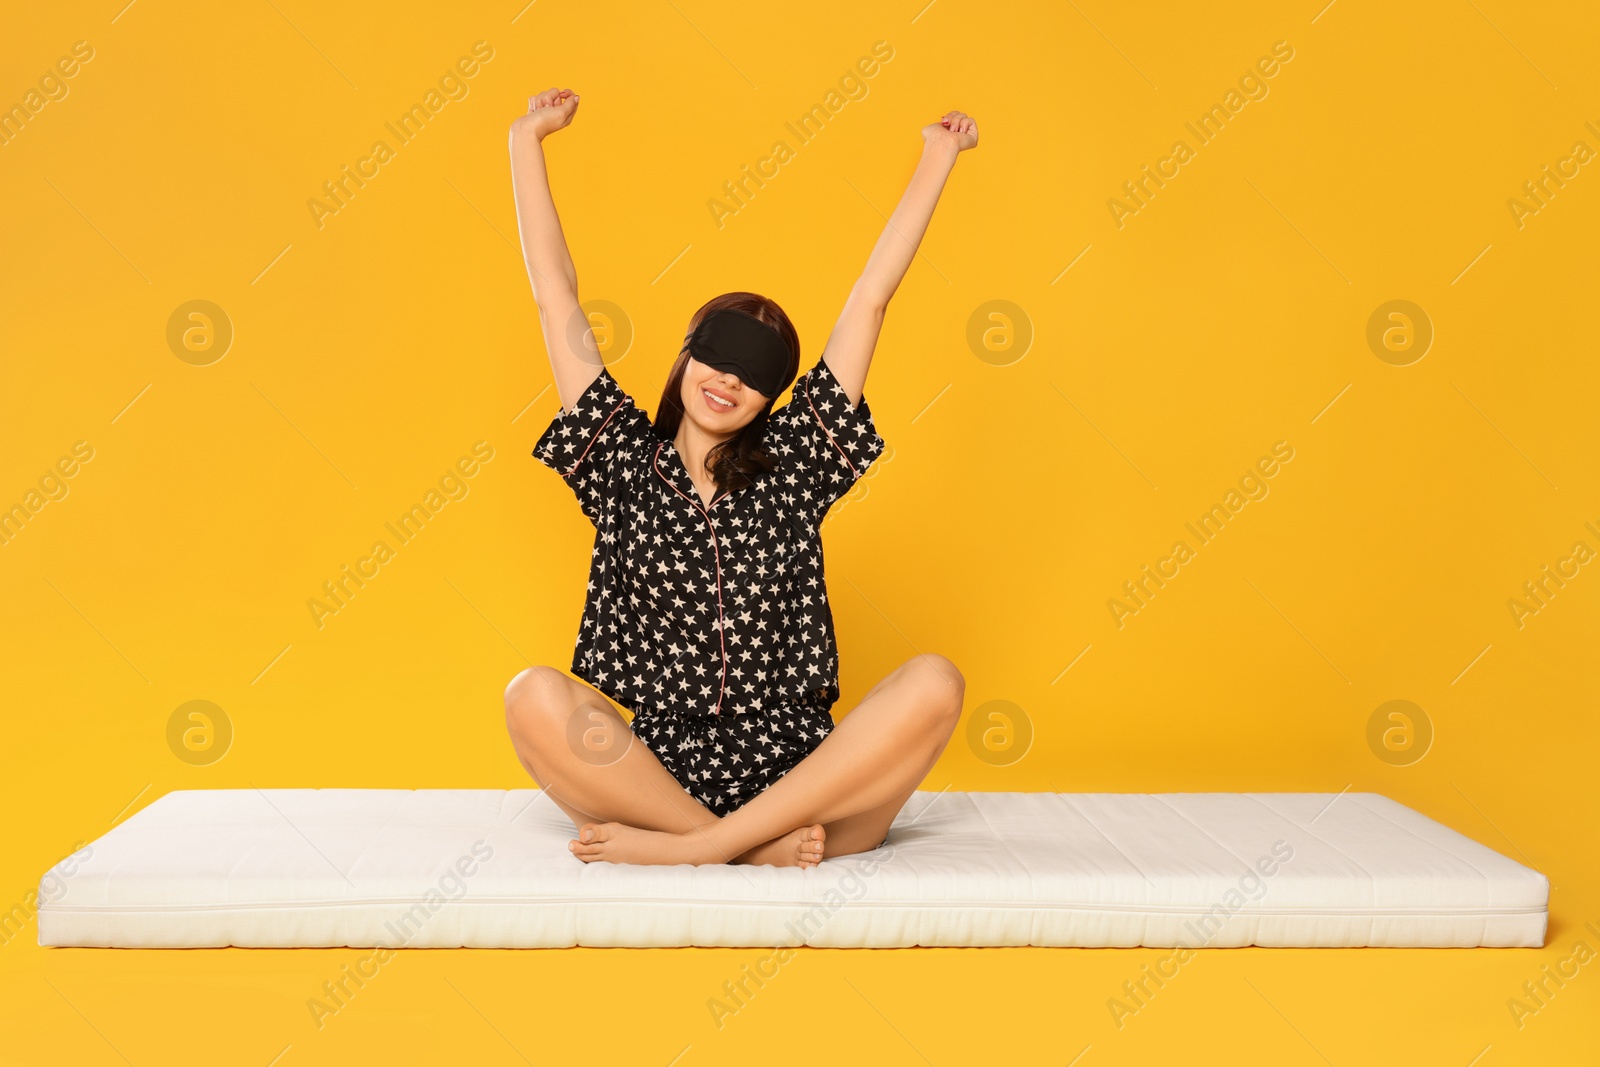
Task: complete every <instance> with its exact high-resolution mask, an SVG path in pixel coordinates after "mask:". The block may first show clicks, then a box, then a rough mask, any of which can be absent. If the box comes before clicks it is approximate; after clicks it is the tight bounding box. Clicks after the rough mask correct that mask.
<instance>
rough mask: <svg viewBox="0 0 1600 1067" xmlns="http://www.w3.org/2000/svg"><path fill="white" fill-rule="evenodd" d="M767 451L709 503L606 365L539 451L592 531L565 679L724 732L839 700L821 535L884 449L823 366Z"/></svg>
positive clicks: (774, 418) (783, 413)
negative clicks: (718, 720)
mask: <svg viewBox="0 0 1600 1067" xmlns="http://www.w3.org/2000/svg"><path fill="white" fill-rule="evenodd" d="M764 445H765V448H766V450H767V452H768V453H769V454H770V455H771V456H772V457H773V459H774V461H775V463H776V466H775V468H774V469H773V470H771V471H767V472H764V473H761V474H757V475H755V476H754V482H753V484H750V485H746V486H744V487H742V488H738V489H727V490H723V489H719V490H718V491H717V494H716V495H715V496H714V497H712V499H711V502H710V504H709V505H708V504H706V503H704V502H703V501H702V500H701V498H700V494H699V493H698V491H697V490H696V489H695V487H694V483H693V482H692V481H691V480H690V478H689V470H688V468H687V467H686V466H685V464H684V461H683V459H682V457H681V456H680V454H679V452H678V450H677V448H676V447H675V446H674V445H673V443H672V442H671V441H669V440H664V439H662V438H660V437H658V436H657V435H656V432H655V429H654V427H653V426H652V425H651V423H650V419H649V417H648V416H647V415H646V414H645V413H644V411H642V410H641V409H640V408H639V407H638V406H637V405H636V404H635V403H634V402H633V399H632V398H631V397H630V396H629V395H628V394H627V393H626V392H624V391H623V389H622V387H621V386H620V385H618V384H617V381H616V379H615V378H613V377H612V376H611V372H610V371H609V370H607V369H605V368H602V369H601V371H600V374H599V375H598V376H597V377H596V378H595V379H594V381H593V382H592V383H590V385H589V386H588V388H587V389H585V390H584V393H583V395H582V396H581V397H579V398H578V401H577V403H576V404H575V405H574V407H573V409H572V410H571V411H565V410H563V411H560V412H558V413H557V415H556V417H555V419H554V420H553V421H552V422H551V423H550V426H549V428H548V429H546V430H545V432H544V433H543V434H542V435H541V436H540V438H539V441H538V443H537V444H536V445H535V446H534V449H533V455H534V456H535V457H537V458H538V459H539V460H541V461H542V462H544V463H545V464H547V465H548V466H550V467H551V468H552V469H553V470H555V471H556V472H557V473H558V474H560V475H561V478H562V480H563V481H565V482H566V483H567V485H568V486H570V487H571V488H572V490H573V492H574V493H575V494H576V496H577V498H578V504H579V506H580V507H581V508H582V509H583V513H584V514H585V515H586V516H588V518H589V519H590V521H592V522H593V523H594V526H595V539H594V554H593V558H592V560H591V561H590V568H589V586H588V593H587V599H586V602H585V604H584V609H583V618H582V621H581V623H580V625H579V629H578V638H577V642H576V646H575V648H574V650H573V657H572V673H573V674H574V675H576V676H577V677H579V678H582V679H583V680H584V681H586V682H589V683H590V684H591V685H593V686H594V687H595V688H596V689H598V690H599V691H600V692H602V693H604V694H605V695H606V696H608V697H610V698H611V699H613V700H615V701H616V702H617V703H618V704H620V705H622V706H623V707H625V708H627V709H629V710H630V711H632V712H633V713H635V714H638V713H639V712H640V711H642V710H646V709H653V713H655V714H676V715H682V716H688V717H694V718H711V717H717V716H720V717H722V718H724V719H726V718H727V717H729V716H734V715H746V714H752V713H757V712H761V711H766V710H769V709H775V708H777V707H779V706H781V705H785V704H804V705H807V706H811V707H818V708H821V709H822V710H824V711H825V710H827V709H828V708H830V707H831V706H832V705H833V704H834V702H835V701H837V700H838V699H839V674H838V651H837V647H836V645H835V642H834V633H833V612H832V609H831V607H830V605H829V602H828V591H827V586H826V584H825V582H824V578H823V561H822V539H821V529H820V528H821V525H822V519H823V516H824V515H826V514H827V512H828V509H829V508H830V507H832V506H833V504H834V503H835V502H836V501H837V500H838V499H839V498H840V497H842V496H844V494H845V493H846V492H848V491H849V489H850V488H851V486H853V485H854V484H855V483H856V481H857V480H858V479H859V478H860V477H861V475H862V474H863V472H865V471H866V469H867V468H868V467H870V466H871V465H872V463H873V461H874V460H875V459H877V458H878V456H879V455H880V454H881V453H882V452H883V446H884V441H883V438H882V437H880V436H879V435H878V432H877V430H876V428H875V427H874V426H873V424H872V412H871V409H870V408H869V407H868V406H867V399H866V396H865V395H863V396H862V398H861V402H860V404H859V405H857V406H855V407H851V405H850V398H849V395H848V394H847V393H846V392H845V391H844V387H843V386H842V385H840V384H839V381H838V379H837V378H835V377H834V376H833V372H832V370H831V369H830V368H829V367H828V365H827V363H826V362H825V361H824V360H822V359H821V358H818V360H817V362H816V365H815V366H813V367H812V368H811V369H810V370H808V371H806V372H805V373H804V374H802V375H800V376H799V378H797V379H796V380H795V383H794V388H793V391H792V392H791V394H790V399H789V400H788V402H786V403H785V404H783V405H782V406H781V407H776V408H774V409H773V410H772V412H771V414H770V415H769V417H768V423H767V428H766V433H765V438H764Z"/></svg>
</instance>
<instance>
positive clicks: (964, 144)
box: [922, 111, 978, 152]
mask: <svg viewBox="0 0 1600 1067" xmlns="http://www.w3.org/2000/svg"><path fill="white" fill-rule="evenodd" d="M922 139H923V140H924V141H927V142H930V143H931V142H934V141H948V142H949V143H950V144H953V145H955V147H956V151H957V152H963V151H965V150H967V149H968V148H974V147H976V146H977V144H978V124H977V122H975V121H974V120H973V118H972V116H971V115H968V114H967V113H966V112H965V111H947V112H945V114H944V117H943V118H941V119H940V120H939V121H938V122H932V123H929V124H928V125H926V126H924V127H922Z"/></svg>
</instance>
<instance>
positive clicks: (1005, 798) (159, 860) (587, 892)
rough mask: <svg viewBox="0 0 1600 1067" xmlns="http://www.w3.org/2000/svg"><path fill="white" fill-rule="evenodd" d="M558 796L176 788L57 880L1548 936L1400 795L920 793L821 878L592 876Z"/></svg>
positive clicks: (74, 927) (522, 925) (409, 923)
mask: <svg viewBox="0 0 1600 1067" xmlns="http://www.w3.org/2000/svg"><path fill="white" fill-rule="evenodd" d="M573 836H574V831H573V826H572V823H571V821H570V820H568V819H567V817H566V816H565V815H564V814H562V812H561V810H560V809H559V808H557V807H556V806H555V804H554V803H552V802H551V801H550V800H548V799H547V798H546V797H545V796H544V794H543V793H541V792H539V791H538V790H532V789H529V790H514V791H511V792H503V791H499V790H455V789H429V790H415V791H412V790H383V789H274V790H255V789H244V790H192V791H179V792H174V793H169V794H167V795H166V796H164V797H162V798H161V799H159V800H157V801H156V802H154V803H153V804H151V805H150V806H149V807H147V808H145V809H144V810H142V811H140V812H138V813H137V814H135V815H134V816H133V817H132V818H130V819H128V820H127V821H126V822H124V823H122V824H121V825H119V826H117V827H116V828H114V829H113V830H111V831H110V832H109V833H107V834H106V835H105V836H104V837H102V838H100V839H99V840H98V841H95V842H93V843H92V844H91V845H90V846H89V848H88V849H85V850H83V851H82V852H80V854H79V856H78V858H77V860H76V861H75V862H74V869H73V870H72V872H71V873H70V875H69V876H68V875H66V871H65V869H64V868H63V869H61V870H60V871H57V872H55V873H56V874H60V875H62V877H55V876H53V875H47V876H46V877H45V878H44V879H43V880H42V882H41V893H40V899H41V901H42V904H41V906H40V908H39V913H38V922H39V942H40V943H41V944H43V945H86V946H110V947H130V948H151V947H169V948H170V947H203V946H222V945H239V946H256V947H284V946H339V945H347V946H351V947H376V946H386V947H390V948H397V947H401V946H406V947H436V948H437V947H461V946H466V947H481V948H489V947H497V948H566V947H571V946H575V945H592V946H613V947H614V946H634V947H658V946H681V945H700V946H738V947H763V946H765V947H776V946H780V945H801V944H805V945H814V946H827V947H880V948H881V947H900V946H909V945H963V946H976V945H1047V946H1096V947H1098V946H1135V945H1147V946H1159V947H1178V946H1188V947H1202V946H1206V947H1231V946H1240V945H1264V946H1278V947H1321V946H1359V945H1370V946H1384V947H1398V946H1429V947H1466V946H1476V945H1491V946H1520V947H1538V946H1541V945H1543V943H1544V936H1545V920H1546V907H1547V904H1548V900H1549V881H1548V880H1547V879H1546V878H1545V876H1544V875H1542V874H1540V873H1538V872H1537V871H1533V870H1530V869H1529V868H1527V867H1524V866H1522V865H1521V864H1519V863H1516V862H1515V861H1513V860H1510V859H1508V858H1506V857H1505V856H1502V855H1500V854H1499V853H1497V852H1495V851H1493V850H1491V849H1489V848H1486V847H1485V846H1483V845H1480V844H1478V843H1477V842H1475V841H1473V840H1471V839H1470V838H1467V837H1463V836H1462V835H1461V834H1459V833H1456V832H1455V831H1454V830H1451V829H1449V828H1448V827H1445V826H1442V825H1440V824H1439V823H1437V822H1434V821H1433V820H1432V819H1429V818H1428V817H1426V816H1424V815H1421V814H1419V813H1417V812H1415V811H1413V810H1411V809H1410V808H1407V807H1406V806H1404V805H1402V804H1399V803H1397V802H1395V801H1393V800H1390V799H1389V798H1387V797H1384V796H1382V795H1380V794H1377V793H1343V794H1331V793H1165V794H1145V793H961V792H952V791H944V792H932V791H919V792H918V793H916V794H915V795H914V796H913V797H912V799H911V801H910V802H909V803H908V804H907V805H906V807H905V809H904V810H903V811H902V812H901V813H900V815H899V817H898V818H897V819H896V820H895V823H894V827H893V829H892V830H891V831H890V833H889V839H888V843H887V844H885V845H884V846H882V847H880V848H878V849H876V850H874V851H873V852H868V853H860V854H857V855H852V856H840V857H836V858H832V859H826V860H824V861H823V862H822V863H821V864H819V865H818V866H816V867H814V868H811V869H801V868H795V867H789V868H780V867H768V866H761V867H751V866H743V865H736V866H727V865H710V866H703V867H694V866H690V865H687V864H684V865H679V866H675V867H646V866H636V865H632V864H610V863H592V864H585V863H583V862H581V861H580V860H578V859H576V858H574V857H573V856H572V854H571V853H570V852H568V850H567V845H566V843H567V841H568V839H569V838H571V837H573Z"/></svg>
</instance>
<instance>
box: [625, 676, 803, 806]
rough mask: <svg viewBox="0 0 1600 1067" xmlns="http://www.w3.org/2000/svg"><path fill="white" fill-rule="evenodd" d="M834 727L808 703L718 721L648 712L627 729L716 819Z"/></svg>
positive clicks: (771, 779) (743, 801)
mask: <svg viewBox="0 0 1600 1067" xmlns="http://www.w3.org/2000/svg"><path fill="white" fill-rule="evenodd" d="M833 727H834V722H833V716H832V715H830V714H829V713H828V711H827V710H826V709H824V708H819V707H816V706H813V705H810V704H783V705H779V706H778V707H775V708H771V709H768V710H766V711H758V712H752V713H749V714H744V715H730V716H719V717H702V716H679V715H675V714H673V713H671V712H662V711H659V710H658V709H655V708H646V709H644V710H643V711H640V712H636V713H635V714H634V716H633V721H632V722H630V723H629V724H628V728H629V729H630V730H632V731H633V733H634V736H636V737H638V738H639V740H641V741H643V742H644V743H645V745H646V747H648V748H649V749H650V751H651V752H653V753H655V756H656V759H658V760H660V761H661V765H662V766H664V767H666V769H667V770H668V771H670V772H671V773H672V776H673V777H674V778H676V779H677V780H678V783H679V784H680V785H682V786H683V788H684V790H685V791H686V792H687V793H688V794H689V795H690V796H692V797H694V798H695V799H696V800H698V801H699V802H700V803H702V804H704V805H705V806H706V809H707V810H708V811H710V812H712V813H713V814H715V815H718V816H722V815H727V814H729V813H730V812H733V811H736V810H738V809H739V808H740V807H742V806H743V805H744V804H746V803H748V802H749V801H750V800H751V799H753V798H754V797H756V796H758V795H759V794H760V793H761V792H762V790H764V789H766V788H767V787H768V786H769V785H771V784H772V783H773V782H776V781H777V780H778V779H779V778H781V777H783V776H784V775H785V774H787V773H789V771H790V770H792V769H793V768H794V766H795V765H796V764H798V763H799V762H800V761H801V760H803V759H805V758H806V757H807V756H809V755H810V754H811V753H812V751H813V750H814V749H815V748H816V747H817V746H818V745H820V744H822V741H823V738H825V737H827V736H828V734H829V733H831V732H832V731H833Z"/></svg>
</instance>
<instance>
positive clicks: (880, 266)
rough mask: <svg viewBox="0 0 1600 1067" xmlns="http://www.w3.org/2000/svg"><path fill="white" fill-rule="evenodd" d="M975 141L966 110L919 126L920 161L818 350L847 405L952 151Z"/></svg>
mask: <svg viewBox="0 0 1600 1067" xmlns="http://www.w3.org/2000/svg"><path fill="white" fill-rule="evenodd" d="M977 143H978V126H977V123H975V122H974V121H973V120H972V117H971V116H970V115H967V114H966V113H965V112H961V111H951V112H947V113H946V114H945V116H944V117H943V118H942V119H940V120H939V121H938V122H934V123H930V124H929V125H927V126H924V127H923V128H922V159H921V161H920V162H918V163H917V170H916V173H915V174H913V175H912V176H911V183H910V184H909V185H907V186H906V191H905V193H904V194H902V195H901V197H900V203H899V205H898V206H896V207H895V209H894V214H892V215H890V216H889V222H888V223H887V224H886V225H885V226H884V228H883V233H882V234H881V235H880V236H879V237H878V243H877V245H875V246H874V247H873V249H872V255H871V256H869V257H867V265H866V267H865V268H863V270H862V272H861V277H860V278H858V279H857V280H856V284H855V286H854V287H853V288H851V290H850V296H849V297H848V298H847V299H846V300H845V304H844V310H843V311H841V312H840V313H839V321H838V322H836V323H834V326H833V332H832V333H831V334H829V335H828V343H827V345H826V346H824V348H823V350H822V358H823V359H824V360H826V361H827V364H828V369H829V370H830V371H832V372H833V376H834V377H835V378H837V379H838V380H839V384H840V385H841V386H843V387H844V391H845V392H846V393H847V394H848V395H849V397H850V403H851V405H852V406H854V405H857V404H860V403H861V393H862V391H863V390H864V389H865V388H866V382H867V368H868V367H870V366H871V365H872V351H873V349H874V348H876V347H877V345H878V332H879V330H881V329H882V328H883V314H884V312H885V311H886V310H888V307H889V299H890V298H891V297H892V296H894V293H895V290H896V289H898V288H900V280H901V279H902V278H904V277H905V276H906V271H907V269H909V268H910V266H911V258H912V257H913V256H915V255H916V254H917V246H918V245H919V244H921V243H922V235H923V234H924V233H926V232H927V230H928V221H929V220H930V219H932V218H933V209H934V207H935V205H937V204H938V203H939V194H940V193H941V192H943V191H944V183H945V179H946V178H948V177H949V176H950V171H951V169H952V168H954V167H955V165H956V156H957V154H959V153H960V152H962V151H963V150H964V149H968V148H972V147H973V146H974V145H976V144H977Z"/></svg>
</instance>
